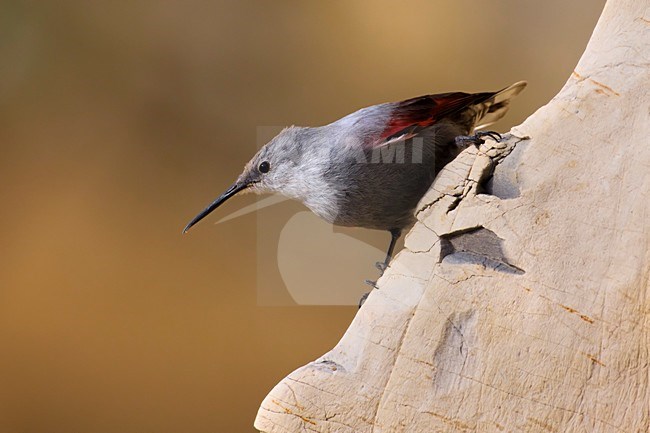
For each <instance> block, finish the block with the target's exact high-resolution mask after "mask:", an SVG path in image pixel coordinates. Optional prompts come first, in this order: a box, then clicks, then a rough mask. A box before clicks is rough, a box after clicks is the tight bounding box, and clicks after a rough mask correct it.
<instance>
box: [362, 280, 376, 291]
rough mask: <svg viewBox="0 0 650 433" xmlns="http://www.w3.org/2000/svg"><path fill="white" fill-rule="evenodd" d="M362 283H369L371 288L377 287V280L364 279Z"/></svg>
mask: <svg viewBox="0 0 650 433" xmlns="http://www.w3.org/2000/svg"><path fill="white" fill-rule="evenodd" d="M364 283H366V284H367V285H369V286H370V287H372V288H373V289H379V287H377V281H372V280H365V281H364Z"/></svg>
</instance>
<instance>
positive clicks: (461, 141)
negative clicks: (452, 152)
mask: <svg viewBox="0 0 650 433" xmlns="http://www.w3.org/2000/svg"><path fill="white" fill-rule="evenodd" d="M483 137H490V138H491V139H492V140H494V141H496V142H499V141H501V139H502V138H503V137H502V136H501V134H499V133H498V132H494V131H476V133H475V134H474V135H459V136H458V137H456V146H458V147H467V146H469V145H472V144H473V145H475V146H478V145H481V144H483V143H485V140H484V139H483Z"/></svg>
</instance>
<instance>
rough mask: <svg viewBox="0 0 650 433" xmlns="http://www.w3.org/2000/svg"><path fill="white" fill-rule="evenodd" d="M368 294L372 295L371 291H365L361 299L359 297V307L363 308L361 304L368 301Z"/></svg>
mask: <svg viewBox="0 0 650 433" xmlns="http://www.w3.org/2000/svg"><path fill="white" fill-rule="evenodd" d="M368 295H370V292H367V293H364V294H363V295H362V296H361V299H359V308H361V306H362V305H363V304H364V302H366V299H368Z"/></svg>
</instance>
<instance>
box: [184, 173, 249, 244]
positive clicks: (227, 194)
mask: <svg viewBox="0 0 650 433" xmlns="http://www.w3.org/2000/svg"><path fill="white" fill-rule="evenodd" d="M248 186H249V185H248V184H247V183H239V182H235V183H233V184H232V185H230V188H228V189H227V190H226V192H224V193H223V194H221V196H220V197H219V198H218V199H216V200H215V201H213V202H212V203H210V205H209V206H208V207H206V208H205V209H203V210H202V211H201V213H200V214H198V215H197V216H195V217H194V219H193V220H192V221H190V222H189V224H187V225H186V226H185V228H184V229H183V233H187V231H188V230H189V229H191V228H192V226H193V225H194V224H196V223H198V222H199V221H201V220H202V219H203V218H205V217H206V216H208V214H209V213H210V212H212V211H213V210H215V209H216V208H218V207H219V206H221V204H222V203H223V202H225V201H226V200H228V199H229V198H230V197H232V196H234V195H235V194H237V193H238V192H239V191H241V190H243V189H246V188H248Z"/></svg>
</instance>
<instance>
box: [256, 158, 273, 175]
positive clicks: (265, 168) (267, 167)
mask: <svg viewBox="0 0 650 433" xmlns="http://www.w3.org/2000/svg"><path fill="white" fill-rule="evenodd" d="M258 169H259V170H260V173H268V172H269V170H270V169H271V164H269V162H268V161H264V162H262V163H261V164H260V166H259V167H258Z"/></svg>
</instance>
